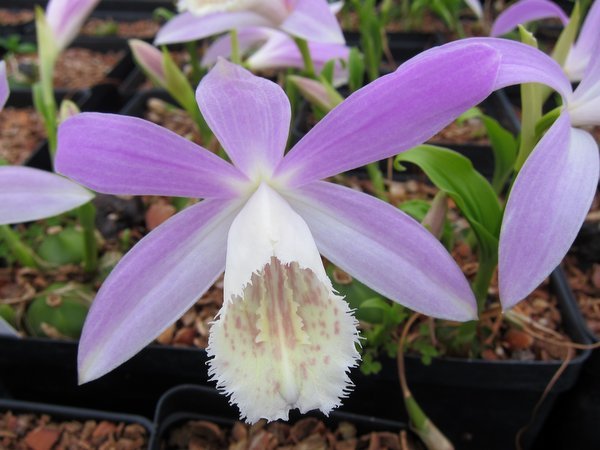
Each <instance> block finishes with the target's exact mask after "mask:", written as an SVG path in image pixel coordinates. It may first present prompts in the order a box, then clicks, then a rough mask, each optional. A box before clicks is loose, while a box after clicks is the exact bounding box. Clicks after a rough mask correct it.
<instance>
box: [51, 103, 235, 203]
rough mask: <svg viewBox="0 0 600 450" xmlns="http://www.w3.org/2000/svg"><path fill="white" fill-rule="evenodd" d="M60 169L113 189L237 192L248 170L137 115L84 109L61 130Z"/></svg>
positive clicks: (195, 193)
mask: <svg viewBox="0 0 600 450" xmlns="http://www.w3.org/2000/svg"><path fill="white" fill-rule="evenodd" d="M56 170H57V172H60V173H62V174H63V175H66V176H68V177H70V178H72V179H74V180H76V181H78V182H80V183H81V184H84V185H85V186H88V187H89V188H90V189H93V190H95V191H97V192H103V193H107V194H125V195H173V196H181V197H197V198H204V197H233V196H235V195H237V192H238V189H237V186H239V184H240V183H243V182H244V181H245V178H244V176H243V175H242V174H241V173H240V172H239V171H238V170H237V169H236V168H235V167H233V166H232V165H230V164H228V163H226V162H225V161H223V160H222V159H221V158H219V157H218V156H216V155H214V154H213V153H210V152H209V151H208V150H205V149H203V148H202V147H200V146H198V145H196V144H194V143H192V142H190V141H188V140H187V139H184V138H182V137H181V136H178V135H177V134H175V133H173V132H171V131H169V130H167V129H166V128H162V127H160V126H158V125H155V124H153V123H151V122H148V121H146V120H142V119H138V118H136V117H128V116H120V115H116V114H101V113H83V114H79V115H77V116H75V117H72V118H70V119H68V120H67V121H65V122H64V123H63V124H62V125H61V126H60V127H59V130H58V152H57V156H56Z"/></svg>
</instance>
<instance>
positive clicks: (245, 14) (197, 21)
mask: <svg viewBox="0 0 600 450" xmlns="http://www.w3.org/2000/svg"><path fill="white" fill-rule="evenodd" d="M268 26H273V23H272V22H270V21H269V20H268V19H266V18H265V17H263V16H261V15H259V14H256V13H254V12H251V11H232V12H223V13H214V14H209V15H207V16H194V15H193V14H192V13H190V12H185V13H182V14H178V15H177V16H175V17H173V18H172V19H171V20H169V21H168V22H167V23H166V24H165V25H164V26H163V27H162V28H161V29H160V30H159V31H158V34H157V35H156V39H155V40H154V44H156V45H166V44H177V43H181V42H190V41H196V40H198V39H203V38H206V37H209V36H213V35H215V34H221V33H225V32H226V31H230V30H233V29H239V28H243V27H268Z"/></svg>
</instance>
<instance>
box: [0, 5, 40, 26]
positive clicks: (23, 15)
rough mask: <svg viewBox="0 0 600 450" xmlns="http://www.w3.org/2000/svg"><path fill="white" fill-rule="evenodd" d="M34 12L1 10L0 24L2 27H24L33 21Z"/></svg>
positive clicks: (27, 10)
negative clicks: (23, 25)
mask: <svg viewBox="0 0 600 450" xmlns="http://www.w3.org/2000/svg"><path fill="white" fill-rule="evenodd" d="M33 17H34V15H33V11H32V10H30V9H6V8H0V23H1V24H2V25H22V24H24V23H27V22H31V21H32V20H33Z"/></svg>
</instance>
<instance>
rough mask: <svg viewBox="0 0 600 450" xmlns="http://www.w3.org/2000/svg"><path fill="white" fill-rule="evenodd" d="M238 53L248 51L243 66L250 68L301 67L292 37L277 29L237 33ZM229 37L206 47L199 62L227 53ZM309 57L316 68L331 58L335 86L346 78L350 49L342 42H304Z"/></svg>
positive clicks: (208, 63) (207, 62) (207, 64)
mask: <svg viewBox="0 0 600 450" xmlns="http://www.w3.org/2000/svg"><path fill="white" fill-rule="evenodd" d="M238 41H239V46H240V53H241V54H242V55H243V54H245V53H250V54H249V56H248V57H247V58H246V59H245V61H244V65H245V66H246V67H248V68H250V69H252V70H270V69H283V68H288V67H289V68H296V69H303V68H304V60H303V58H302V54H301V53H300V50H299V49H298V46H297V45H296V43H295V42H294V39H293V38H292V37H290V36H289V35H287V34H286V33H282V32H281V31H277V30H273V29H269V28H260V27H251V28H244V29H242V30H240V31H239V32H238ZM231 48H232V46H231V36H230V35H225V36H222V37H220V38H219V39H217V40H215V42H213V43H212V44H211V46H210V47H209V48H208V49H207V50H206V53H205V54H204V57H203V58H202V62H201V64H202V65H203V66H204V67H211V66H213V65H214V64H215V63H216V62H217V59H218V58H219V57H225V58H229V57H230V56H231ZM308 48H309V50H310V56H311V59H312V61H313V64H314V66H315V69H316V70H317V71H321V70H322V69H323V66H324V65H325V64H326V63H327V62H328V61H330V60H335V61H336V64H335V67H334V75H333V82H334V85H335V86H339V85H342V84H344V83H346V82H347V81H348V69H347V64H343V63H341V61H345V62H347V60H348V56H349V54H350V48H349V47H347V46H346V45H343V44H330V43H322V42H308Z"/></svg>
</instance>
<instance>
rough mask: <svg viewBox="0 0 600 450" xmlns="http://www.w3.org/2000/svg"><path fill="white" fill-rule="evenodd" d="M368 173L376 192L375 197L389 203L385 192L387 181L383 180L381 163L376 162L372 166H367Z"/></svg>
mask: <svg viewBox="0 0 600 450" xmlns="http://www.w3.org/2000/svg"><path fill="white" fill-rule="evenodd" d="M366 167H367V173H368V174H369V179H370V180H371V183H373V189H374V190H375V195H376V196H377V197H378V198H379V199H381V200H383V201H386V202H387V200H388V199H387V193H386V191H385V181H384V178H383V173H381V169H380V168H379V163H378V162H374V163H371V164H367V166H366Z"/></svg>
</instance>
